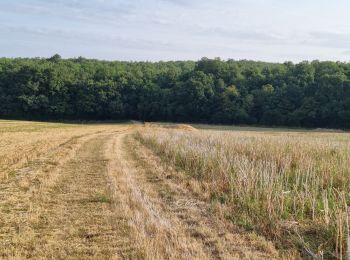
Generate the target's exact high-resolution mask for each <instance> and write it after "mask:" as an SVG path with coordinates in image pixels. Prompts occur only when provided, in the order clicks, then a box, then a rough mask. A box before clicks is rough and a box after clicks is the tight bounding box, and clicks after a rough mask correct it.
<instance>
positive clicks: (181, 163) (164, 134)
mask: <svg viewBox="0 0 350 260" xmlns="http://www.w3.org/2000/svg"><path fill="white" fill-rule="evenodd" d="M234 130H235V131H222V130H220V131H212V130H206V131H203V130H202V131H198V132H188V131H178V130H171V129H164V128H162V129H161V128H159V129H158V130H155V129H152V130H151V131H150V130H149V131H147V130H146V131H144V130H143V131H139V132H138V134H137V135H136V138H137V139H138V140H140V141H141V142H142V143H143V144H145V145H146V146H148V147H149V148H151V149H152V150H153V151H155V152H156V154H158V155H159V156H160V157H161V158H163V160H164V161H165V162H166V163H168V164H169V165H173V166H176V167H177V168H178V169H180V170H183V171H184V172H185V174H186V175H188V176H189V177H190V178H191V179H192V180H193V182H194V183H196V184H195V185H194V187H196V186H197V187H200V188H197V190H198V193H202V194H207V195H206V196H207V198H208V200H209V201H219V202H220V203H221V204H223V205H225V206H227V207H229V208H230V212H229V213H227V212H226V213H225V214H227V215H226V217H227V218H229V219H231V220H232V221H233V222H234V223H236V224H238V225H240V226H242V227H244V228H245V229H247V230H256V231H257V232H259V233H260V234H263V235H265V236H267V237H269V238H271V239H272V240H274V241H275V243H276V245H277V246H278V247H279V248H280V249H281V250H284V249H287V250H288V249H289V250H290V249H293V248H297V249H299V250H300V252H301V253H302V255H304V256H305V257H306V256H313V257H317V255H318V256H319V257H321V256H324V257H327V258H342V257H345V256H346V254H347V253H348V252H347V248H346V247H347V239H348V232H349V227H348V216H349V215H348V205H349V201H350V197H349V192H350V167H349V166H350V134H349V133H333V132H328V131H327V132H313V131H299V132H298V131H296V130H294V131H290V130H289V131H283V130H281V129H280V130H278V131H276V130H275V131H273V130H272V131H271V129H262V130H259V129H249V131H239V128H238V129H237V128H234ZM237 130H238V131H237ZM194 189H196V188H194Z"/></svg>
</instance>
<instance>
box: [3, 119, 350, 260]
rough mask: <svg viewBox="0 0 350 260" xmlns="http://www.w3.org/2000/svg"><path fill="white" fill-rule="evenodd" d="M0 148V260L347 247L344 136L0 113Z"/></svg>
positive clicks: (323, 251) (312, 252) (349, 174)
mask: <svg viewBox="0 0 350 260" xmlns="http://www.w3.org/2000/svg"><path fill="white" fill-rule="evenodd" d="M204 128H205V129H204ZM0 148H1V149H0V178H1V179H0V180H1V182H0V197H1V201H0V222H1V226H0V257H1V258H74V259H86V258H98V259H100V258H102V259H105V258H107V259H110V258H116V259H119V258H121V259H123V258H126V259H145V258H146V259H164V258H165V259H174V258H175V259H189V258H190V259H232V258H246V259H251V258H289V259H290V258H300V257H321V256H323V257H324V258H342V257H346V255H347V252H348V249H347V245H348V242H347V240H348V230H349V227H348V204H349V191H350V185H349V184H350V169H349V166H350V134H349V133H344V132H324V131H321V130H320V131H300V130H285V129H262V128H261V129H259V128H239V127H212V126H203V125H195V128H194V127H191V126H188V125H172V124H169V125H167V124H137V123H130V124H61V123H40V122H24V121H5V120H4V121H0Z"/></svg>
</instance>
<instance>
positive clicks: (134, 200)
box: [0, 130, 277, 259]
mask: <svg viewBox="0 0 350 260" xmlns="http://www.w3.org/2000/svg"><path fill="white" fill-rule="evenodd" d="M72 151H74V152H71V154H70V155H69V156H68V155H67V156H66V159H65V160H62V162H61V163H60V164H57V165H56V164H53V165H51V164H50V163H48V165H50V166H45V165H44V166H45V167H48V168H47V169H46V171H45V167H44V166H43V165H38V166H37V167H38V169H36V171H38V172H41V173H42V174H36V175H35V174H33V177H31V181H30V183H29V184H30V185H29V188H25V189H24V190H23V187H22V186H21V185H18V183H20V182H21V181H22V180H21V179H19V180H18V181H17V184H16V185H15V184H13V185H12V184H7V185H2V187H1V188H3V190H2V191H1V193H0V195H1V194H2V195H4V196H5V195H6V194H8V192H9V191H10V192H11V196H9V197H8V198H6V199H5V200H3V201H2V202H1V205H0V209H1V210H2V213H4V212H5V213H6V212H7V213H6V214H7V215H6V214H5V213H4V214H1V216H3V218H2V219H0V220H1V221H2V223H4V225H2V226H1V227H0V235H1V236H0V258H35V259H38V258H55V259H67V258H68V259H91V258H92V259H238V258H240V259H241V258H246V259H256V258H274V257H276V256H277V254H276V251H275V250H274V249H273V247H272V246H271V245H270V244H268V243H267V242H265V241H264V240H262V239H259V238H257V237H254V238H253V237H250V236H246V235H244V234H241V233H240V232H238V230H237V229H236V228H235V227H233V226H231V225H230V224H229V223H227V221H223V220H222V219H220V218H217V216H216V214H212V212H213V208H212V207H211V205H208V203H207V202H205V201H202V200H200V199H198V198H195V197H194V196H193V194H192V193H191V192H190V191H189V190H188V188H187V187H186V185H185V183H184V182H182V181H180V179H179V178H178V177H177V173H176V172H174V171H172V170H169V169H166V168H164V167H163V166H162V163H161V162H160V161H159V159H158V158H157V157H155V156H154V155H153V154H152V152H151V151H149V150H147V149H145V148H144V147H142V146H141V145H140V144H139V143H138V142H137V141H135V139H133V137H132V130H129V131H124V132H123V131H114V132H111V131H109V132H101V133H95V134H92V135H90V136H86V137H81V138H80V139H79V141H77V144H76V145H75V148H74V149H73V150H72ZM23 170H24V171H26V170H25V169H23ZM31 170H32V171H33V169H31ZM28 171H29V170H28ZM45 172H46V173H47V172H50V176H51V177H50V178H48V179H46V180H45ZM24 179H25V178H24ZM36 182H37V184H35V183H36ZM6 216H7V217H8V219H7V217H6Z"/></svg>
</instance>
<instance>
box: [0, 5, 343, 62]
mask: <svg viewBox="0 0 350 260" xmlns="http://www.w3.org/2000/svg"><path fill="white" fill-rule="evenodd" d="M349 10H350V1H349V0H334V1H330V0H123V1H122V0H80V1H78V0H0V57H50V56H52V55H54V54H56V53H58V54H60V55H61V56H62V57H64V58H70V57H79V56H83V57H86V58H97V59H105V60H127V61H131V60H132V61H139V60H143V61H159V60H198V59H200V58H201V57H208V58H214V57H220V58H222V59H229V58H230V59H236V60H239V59H250V60H261V61H271V62H284V61H293V62H299V61H303V60H315V59H317V60H339V61H346V62H349V61H350V17H349V16H350V15H349Z"/></svg>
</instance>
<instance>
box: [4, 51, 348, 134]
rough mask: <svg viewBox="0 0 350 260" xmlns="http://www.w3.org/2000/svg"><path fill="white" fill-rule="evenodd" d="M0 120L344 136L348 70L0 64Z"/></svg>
mask: <svg viewBox="0 0 350 260" xmlns="http://www.w3.org/2000/svg"><path fill="white" fill-rule="evenodd" d="M0 117H2V118H26V119H78V120H124V119H134V120H145V121H174V122H203V123H220V124H254V125H273V126H282V125H283V126H294V127H332V128H335V127H336V128H350V63H342V62H320V61H312V62H301V63H298V64H294V63H292V62H285V63H283V64H281V63H265V62H255V61H247V60H240V61H235V60H227V61H223V60H220V59H218V58H217V59H207V58H202V59H201V60H199V61H197V62H193V61H171V62H155V63H152V62H123V61H113V62H112V61H99V60H92V59H85V58H82V57H79V58H75V59H62V58H61V57H60V56H59V55H54V56H53V57H51V58H48V59H43V58H32V59H24V58H16V59H9V58H1V59H0Z"/></svg>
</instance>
